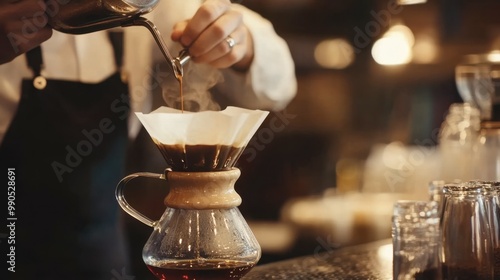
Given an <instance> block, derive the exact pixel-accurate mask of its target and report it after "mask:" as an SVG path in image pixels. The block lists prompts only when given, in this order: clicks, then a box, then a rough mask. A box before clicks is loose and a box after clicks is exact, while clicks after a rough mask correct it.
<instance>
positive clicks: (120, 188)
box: [115, 172, 165, 227]
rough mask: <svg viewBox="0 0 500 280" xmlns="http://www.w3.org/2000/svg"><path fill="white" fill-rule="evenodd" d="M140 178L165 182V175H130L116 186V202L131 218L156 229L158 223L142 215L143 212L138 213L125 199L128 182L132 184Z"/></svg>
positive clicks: (148, 173)
mask: <svg viewBox="0 0 500 280" xmlns="http://www.w3.org/2000/svg"><path fill="white" fill-rule="evenodd" d="M138 177H146V178H153V179H160V180H165V175H164V174H158V173H150V172H139V173H134V174H130V175H128V176H126V177H124V178H123V179H122V180H121V181H120V183H118V185H117V186H116V190H115V197H116V200H117V201H118V204H119V205H120V207H121V208H122V209H123V211H125V212H127V214H129V215H130V216H132V217H134V218H136V219H137V220H139V221H140V222H142V223H144V224H146V225H148V226H150V227H155V226H156V225H157V224H158V221H153V220H151V219H150V218H148V217H146V216H145V215H144V214H142V213H141V212H139V211H137V210H136V209H135V208H134V207H132V206H131V205H130V204H129V203H128V202H127V200H126V199H125V194H124V189H125V186H126V185H127V183H128V182H130V181H132V180H133V179H135V178H138Z"/></svg>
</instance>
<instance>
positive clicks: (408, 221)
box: [392, 200, 441, 280]
mask: <svg viewBox="0 0 500 280" xmlns="http://www.w3.org/2000/svg"><path fill="white" fill-rule="evenodd" d="M438 215H439V213H438V204H437V202H435V201H417V200H400V201H397V202H396V203H395V205H394V212H393V216H392V242H393V279H394V280H406V279H426V280H434V279H436V280H437V279H440V278H439V277H440V271H441V269H440V263H439V255H438V253H439V216H438Z"/></svg>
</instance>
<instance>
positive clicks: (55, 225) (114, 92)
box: [0, 47, 129, 280]
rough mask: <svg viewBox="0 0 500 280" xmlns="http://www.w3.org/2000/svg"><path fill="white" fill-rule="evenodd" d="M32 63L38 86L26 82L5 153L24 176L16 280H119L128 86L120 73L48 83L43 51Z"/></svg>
mask: <svg viewBox="0 0 500 280" xmlns="http://www.w3.org/2000/svg"><path fill="white" fill-rule="evenodd" d="M114 49H115V58H116V61H117V66H120V64H121V53H122V51H121V48H119V47H118V48H117V47H115V48H114ZM27 58H28V65H29V67H30V68H31V69H32V70H33V72H34V79H29V80H23V82H22V95H21V101H20V103H19V107H18V109H17V113H16V115H15V117H14V119H13V121H12V123H11V125H10V127H9V129H8V131H7V133H6V135H5V138H4V140H3V142H2V145H1V146H0V162H1V163H0V166H1V168H2V169H1V172H4V173H6V172H7V171H6V170H7V169H8V168H15V173H16V179H15V180H16V182H15V183H16V189H15V191H16V197H15V203H16V204H15V205H16V206H15V217H16V218H17V220H16V221H15V223H16V230H15V232H16V244H15V254H16V258H15V259H16V273H9V274H10V275H9V276H10V277H12V276H14V277H13V278H8V279H51V280H52V279H54V280H57V279H106V280H109V279H113V278H116V277H115V276H116V275H121V274H122V271H123V269H124V268H126V265H127V259H126V255H127V254H126V252H125V249H124V242H123V233H122V231H121V227H120V224H119V219H118V217H119V210H118V207H117V203H116V201H115V198H114V189H115V186H116V184H117V183H118V182H119V180H120V179H121V178H122V177H123V176H124V168H125V158H126V155H125V153H126V147H127V139H128V137H127V116H128V111H129V103H128V87H127V85H126V84H125V83H124V82H122V80H121V78H120V74H119V73H116V74H114V75H112V76H110V77H108V78H107V79H105V80H104V81H102V82H100V83H96V84H88V83H78V82H72V81H61V80H45V79H43V78H42V77H40V69H41V67H42V65H43V61H42V55H41V50H40V48H36V49H34V50H32V51H30V52H29V53H27ZM46 63H50V61H47V62H46ZM96 67H99V66H98V65H96ZM118 69H119V68H118ZM44 81H46V85H45V86H44ZM39 88H40V89H39ZM2 253H3V252H2Z"/></svg>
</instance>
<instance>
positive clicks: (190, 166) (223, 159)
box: [155, 141, 244, 172]
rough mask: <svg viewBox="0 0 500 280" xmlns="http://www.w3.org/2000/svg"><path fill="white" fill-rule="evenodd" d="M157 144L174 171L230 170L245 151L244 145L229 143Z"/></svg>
mask: <svg viewBox="0 0 500 280" xmlns="http://www.w3.org/2000/svg"><path fill="white" fill-rule="evenodd" d="M155 143H156V146H157V147H158V149H159V150H160V152H161V153H162V155H163V157H164V158H165V160H166V161H167V164H168V165H169V167H170V168H171V169H172V170H173V171H186V172H204V171H222V170H229V169H231V168H232V167H234V165H235V164H236V161H237V160H238V158H239V157H240V155H241V153H242V152H243V150H244V148H243V147H233V146H227V145H165V144H161V143H158V141H155Z"/></svg>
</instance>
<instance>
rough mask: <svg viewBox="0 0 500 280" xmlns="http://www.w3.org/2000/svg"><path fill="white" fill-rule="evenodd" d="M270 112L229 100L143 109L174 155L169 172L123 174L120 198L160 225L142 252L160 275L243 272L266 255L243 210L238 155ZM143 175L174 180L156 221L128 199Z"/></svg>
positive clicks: (171, 279) (145, 120) (232, 275)
mask: <svg viewBox="0 0 500 280" xmlns="http://www.w3.org/2000/svg"><path fill="white" fill-rule="evenodd" d="M267 114H268V112H265V111H260V110H247V109H241V108H237V107H228V108H227V109H225V110H223V111H203V112H197V113H190V112H185V111H184V112H182V111H180V110H176V109H171V108H168V107H161V108H160V109H157V110H156V111H153V112H152V113H150V114H142V113H137V114H136V115H137V117H138V118H139V120H140V121H141V123H142V124H143V125H144V127H145V128H146V130H147V131H148V133H149V134H150V136H151V138H152V139H153V141H154V142H155V144H156V145H157V146H158V148H159V150H160V151H161V153H162V155H163V156H164V158H165V160H166V161H167V163H168V168H167V169H166V170H165V173H164V174H153V173H135V174H131V175H128V176H126V177H125V178H123V179H122V180H121V181H120V183H119V184H118V186H117V188H116V199H117V200H118V203H119V204H120V206H121V207H122V208H123V210H124V211H125V212H127V213H128V214H130V215H131V216H132V217H134V218H136V219H137V220H139V221H141V222H143V223H144V224H146V225H148V226H150V227H152V228H153V233H152V234H151V236H150V237H149V240H148V241H147V242H146V244H145V246H144V249H143V253H142V257H143V260H144V263H145V264H146V266H147V267H148V268H149V270H150V271H151V272H152V273H153V274H154V275H155V276H156V277H157V278H158V279H163V280H165V279H168V280H177V279H179V280H189V279H191V280H194V279H196V280H199V279H239V278H241V277H242V276H243V275H245V274H246V273H247V272H248V271H249V270H250V269H251V268H252V267H253V266H254V265H255V264H256V263H257V262H258V261H259V259H260V256H261V249H260V246H259V244H258V242H257V240H256V239H255V237H254V235H253V233H252V231H251V230H250V228H249V226H248V224H247V223H246V221H245V219H244V218H243V216H242V215H241V213H240V211H239V210H238V208H237V207H238V206H239V205H240V203H241V197H240V196H239V195H238V194H237V193H236V192H235V190H234V185H235V182H236V180H237V179H238V177H239V176H240V170H239V169H237V168H235V167H234V166H235V163H236V162H237V160H238V158H239V157H240V155H241V154H242V152H243V150H244V149H245V147H246V145H247V144H248V142H249V140H250V138H251V137H252V136H253V134H254V133H255V131H256V130H257V128H258V127H259V126H260V125H261V123H262V122H263V121H264V119H265V118H266V116H267ZM138 177H148V178H155V179H157V180H161V181H163V182H164V183H165V186H166V187H167V186H168V188H169V192H168V195H167V196H166V197H165V199H164V204H165V206H166V209H165V212H164V213H163V215H162V217H161V218H160V220H158V221H154V220H152V219H150V218H148V217H146V216H145V215H143V214H141V213H140V212H138V211H137V210H135V209H134V208H133V207H132V206H131V205H130V204H129V203H128V202H127V200H126V199H125V196H124V188H125V187H126V185H127V183H129V182H130V181H131V180H133V179H135V178H138Z"/></svg>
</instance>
